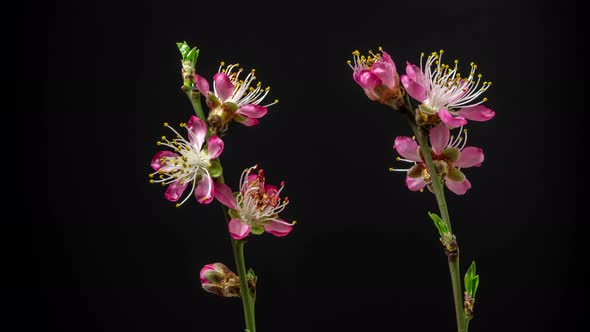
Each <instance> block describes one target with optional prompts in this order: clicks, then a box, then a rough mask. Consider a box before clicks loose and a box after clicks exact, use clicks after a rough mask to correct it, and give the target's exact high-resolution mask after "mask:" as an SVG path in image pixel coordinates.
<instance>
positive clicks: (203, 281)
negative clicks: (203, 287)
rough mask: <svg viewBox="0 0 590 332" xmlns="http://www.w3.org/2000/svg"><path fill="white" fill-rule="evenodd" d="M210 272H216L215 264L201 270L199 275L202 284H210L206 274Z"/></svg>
mask: <svg viewBox="0 0 590 332" xmlns="http://www.w3.org/2000/svg"><path fill="white" fill-rule="evenodd" d="M209 271H215V266H214V265H213V264H207V265H205V266H203V268H202V269H201V272H200V273H199V278H200V279H201V283H202V284H209V283H210V282H209V280H207V278H205V274H206V273H207V272H209Z"/></svg>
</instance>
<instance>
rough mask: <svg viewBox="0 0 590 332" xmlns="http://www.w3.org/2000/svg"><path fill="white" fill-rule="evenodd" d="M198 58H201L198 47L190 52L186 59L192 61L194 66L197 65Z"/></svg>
mask: <svg viewBox="0 0 590 332" xmlns="http://www.w3.org/2000/svg"><path fill="white" fill-rule="evenodd" d="M198 57H199V49H198V48H196V47H193V49H192V50H190V51H189V52H188V54H187V55H186V57H185V59H186V60H190V62H192V63H193V64H196V63H197V58H198Z"/></svg>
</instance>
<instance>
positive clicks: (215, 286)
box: [199, 263, 240, 297]
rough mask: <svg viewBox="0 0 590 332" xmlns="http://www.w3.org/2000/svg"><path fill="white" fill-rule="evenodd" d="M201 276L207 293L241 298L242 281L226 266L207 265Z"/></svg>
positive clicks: (217, 264)
mask: <svg viewBox="0 0 590 332" xmlns="http://www.w3.org/2000/svg"><path fill="white" fill-rule="evenodd" d="M199 276H200V279H201V286H202V287H203V289H204V290H205V291H207V292H209V293H212V294H215V295H218V296H223V297H240V279H239V277H238V276H237V275H236V274H235V273H233V272H232V271H231V270H230V269H229V268H227V266H225V265H224V264H222V263H214V264H207V265H205V266H203V268H202V269H201V273H200V274H199Z"/></svg>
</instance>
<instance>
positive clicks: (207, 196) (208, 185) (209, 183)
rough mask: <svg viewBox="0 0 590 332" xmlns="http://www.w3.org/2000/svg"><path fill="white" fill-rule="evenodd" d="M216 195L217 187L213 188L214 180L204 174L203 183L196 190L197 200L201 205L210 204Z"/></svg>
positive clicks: (199, 183) (200, 182)
mask: <svg viewBox="0 0 590 332" xmlns="http://www.w3.org/2000/svg"><path fill="white" fill-rule="evenodd" d="M214 195H215V187H213V179H211V177H210V176H209V175H208V174H203V177H202V178H201V181H199V182H198V183H197V188H196V189H195V198H196V199H197V201H199V203H201V204H209V203H211V201H212V200H213V196H214Z"/></svg>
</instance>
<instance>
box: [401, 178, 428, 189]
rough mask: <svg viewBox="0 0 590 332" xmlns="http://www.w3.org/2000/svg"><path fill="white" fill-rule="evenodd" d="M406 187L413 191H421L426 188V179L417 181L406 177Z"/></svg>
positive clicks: (417, 179)
mask: <svg viewBox="0 0 590 332" xmlns="http://www.w3.org/2000/svg"><path fill="white" fill-rule="evenodd" d="M406 186H407V187H408V189H410V190H411V191H419V190H421V189H422V188H424V187H425V186H426V182H424V179H422V178H421V177H420V178H416V179H412V178H411V177H406Z"/></svg>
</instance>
